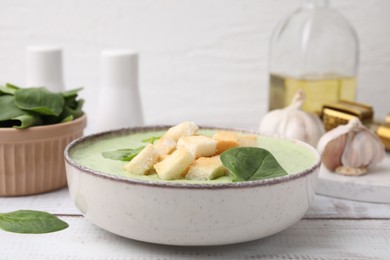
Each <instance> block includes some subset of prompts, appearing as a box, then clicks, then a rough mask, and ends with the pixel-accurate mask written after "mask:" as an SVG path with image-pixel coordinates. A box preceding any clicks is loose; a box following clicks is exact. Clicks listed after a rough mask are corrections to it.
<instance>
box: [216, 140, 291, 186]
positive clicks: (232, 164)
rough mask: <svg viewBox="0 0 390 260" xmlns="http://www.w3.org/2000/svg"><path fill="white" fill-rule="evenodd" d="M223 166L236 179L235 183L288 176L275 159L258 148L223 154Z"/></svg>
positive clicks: (239, 149)
mask: <svg viewBox="0 0 390 260" xmlns="http://www.w3.org/2000/svg"><path fill="white" fill-rule="evenodd" d="M220 158H221V161H222V164H223V165H224V166H225V167H226V168H227V169H228V170H229V171H230V173H231V174H232V175H233V176H234V177H235V180H234V181H254V180H263V179H269V178H275V177H280V176H285V175H287V172H286V171H285V170H284V169H283V167H282V166H281V165H280V164H279V163H278V161H277V160H276V159H275V157H274V156H273V155H272V154H271V153H270V152H269V151H267V150H265V149H262V148H258V147H237V148H232V149H229V150H227V151H225V152H223V153H222V154H221V156H220Z"/></svg>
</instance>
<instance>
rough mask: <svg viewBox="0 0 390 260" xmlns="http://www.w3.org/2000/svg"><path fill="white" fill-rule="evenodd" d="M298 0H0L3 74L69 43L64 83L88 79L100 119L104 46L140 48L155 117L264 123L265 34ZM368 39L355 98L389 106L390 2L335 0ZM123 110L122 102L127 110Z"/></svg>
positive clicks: (146, 99)
mask: <svg viewBox="0 0 390 260" xmlns="http://www.w3.org/2000/svg"><path fill="white" fill-rule="evenodd" d="M300 3H301V1H298V0H294V1H291V0H290V1H282V0H242V1H238V0H197V1H195V0H131V1H125V0H99V1H96V0H95V1H93V0H67V1H65V0H63V1H53V0H32V1H22V0H14V1H5V0H0V9H1V10H2V12H1V15H0V82H2V83H3V82H5V81H9V82H13V83H16V84H24V75H25V52H24V50H25V47H26V46H27V45H34V44H56V45H60V46H62V47H63V48H64V68H65V79H66V85H67V86H68V87H67V88H72V87H76V86H80V85H81V86H85V90H84V91H83V93H82V95H83V96H84V98H86V100H87V103H86V111H87V113H88V114H89V118H90V129H91V128H93V122H94V118H96V115H95V114H94V113H93V111H94V110H95V109H96V106H97V103H96V98H95V97H96V93H98V91H99V53H100V50H102V49H104V48H117V47H118V48H132V49H137V50H139V52H140V59H141V61H140V89H141V94H142V101H143V105H144V114H145V121H146V123H148V124H157V123H164V124H168V123H175V122H179V121H183V120H194V121H196V122H197V123H199V124H207V125H220V126H234V127H240V128H253V129H255V128H257V125H258V123H259V120H260V118H261V117H262V115H264V113H265V112H266V107H267V93H268V90H267V87H266V86H267V52H268V39H269V36H270V34H271V32H272V30H273V29H274V27H275V26H276V24H277V22H278V21H279V20H280V19H282V18H283V17H285V16H286V15H287V14H289V13H290V12H291V11H293V10H294V9H296V8H297V7H298V6H299V5H300ZM331 4H332V5H333V6H334V7H335V8H337V9H338V10H339V11H340V12H341V13H343V14H344V15H345V16H346V17H347V18H348V19H349V20H350V21H351V23H352V24H353V26H354V27H355V28H356V30H357V32H358V34H359V37H360V41H361V63H360V69H359V78H358V100H360V101H362V102H367V103H371V104H375V106H374V108H375V111H376V114H377V117H383V116H384V115H385V114H386V113H388V112H390V106H389V105H388V104H389V102H390V15H389V12H390V1H388V0H360V1H356V0H333V1H331ZM124 113H125V111H124Z"/></svg>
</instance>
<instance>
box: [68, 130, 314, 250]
mask: <svg viewBox="0 0 390 260" xmlns="http://www.w3.org/2000/svg"><path fill="white" fill-rule="evenodd" d="M165 128H166V127H158V128H157V129H160V130H161V129H165ZM152 130H156V127H149V128H148V127H146V128H132V129H122V130H117V131H112V132H105V133H101V134H97V135H90V136H86V137H83V138H80V139H78V140H75V141H73V142H72V143H71V144H69V145H68V146H67V148H66V150H65V162H66V171H67V178H68V185H69V191H70V195H71V197H72V198H73V200H74V201H75V204H76V206H77V208H78V209H79V210H80V211H81V212H82V214H83V215H84V216H85V217H86V218H87V219H88V220H90V221H91V222H92V223H94V224H95V225H97V226H99V227H101V228H103V229H105V230H108V231H110V232H112V233H115V234H118V235H121V236H124V237H128V238H132V239H135V240H140V241H146V242H152V243H158V244H167V245H192V246H195V245H196V246H200V245H222V244H231V243H238V242H244V241H250V240H254V239H259V238H263V237H266V236H269V235H272V234H275V233H277V232H279V231H282V230H284V229H286V228H287V227H289V226H291V225H292V224H294V223H296V222H297V221H299V220H300V219H301V218H302V217H303V216H304V214H305V213H306V211H307V210H308V208H309V204H310V202H311V201H312V199H313V197H314V188H315V183H316V180H317V177H318V172H319V166H320V156H319V155H318V153H317V151H316V150H315V149H314V148H312V147H311V146H309V145H307V144H305V143H303V142H300V141H289V140H280V139H278V142H279V141H282V143H283V142H286V143H290V144H291V143H293V146H295V145H296V146H300V147H301V148H302V149H305V150H307V151H308V152H309V153H310V154H312V155H313V156H314V158H315V160H314V162H313V163H312V165H310V166H309V167H306V168H305V169H303V170H302V171H300V172H295V173H293V174H289V175H288V176H284V177H279V178H273V179H267V180H259V181H251V182H236V183H215V184H191V183H177V182H169V181H148V180H138V179H130V178H126V177H121V176H118V175H113V174H109V173H105V172H101V171H97V170H92V169H90V168H87V167H85V166H83V165H80V164H78V163H76V162H75V161H74V160H73V159H72V158H71V156H70V154H71V153H72V150H73V151H74V150H75V149H78V147H80V146H85V145H89V144H91V143H94V142H95V141H98V140H102V139H107V138H110V137H112V136H121V135H125V134H129V133H138V132H144V131H152ZM248 133H249V132H248ZM264 138H271V137H264ZM286 147H287V148H288V147H291V145H286ZM287 148H286V149H287ZM301 148H299V149H301ZM280 149H285V148H284V147H283V144H282V145H281V146H280ZM293 163H295V164H299V163H300V162H299V159H298V160H295V161H294V162H293Z"/></svg>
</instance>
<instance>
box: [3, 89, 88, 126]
mask: <svg viewBox="0 0 390 260" xmlns="http://www.w3.org/2000/svg"><path fill="white" fill-rule="evenodd" d="M81 90H82V88H77V89H72V90H68V91H65V92H62V93H54V92H51V91H49V90H47V89H46V88H44V87H39V88H19V87H17V86H15V85H12V84H9V83H7V84H6V85H4V86H0V127H14V128H27V127H31V126H36V125H49V124H57V123H62V122H69V121H72V120H74V119H76V118H78V117H80V116H82V115H83V114H84V112H83V110H82V107H83V104H84V100H82V99H78V92H79V91H81Z"/></svg>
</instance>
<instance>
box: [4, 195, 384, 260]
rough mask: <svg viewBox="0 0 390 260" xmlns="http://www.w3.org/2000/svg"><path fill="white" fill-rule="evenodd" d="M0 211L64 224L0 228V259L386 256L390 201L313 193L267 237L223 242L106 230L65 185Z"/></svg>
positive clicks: (16, 199)
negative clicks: (40, 213) (304, 207)
mask: <svg viewBox="0 0 390 260" xmlns="http://www.w3.org/2000/svg"><path fill="white" fill-rule="evenodd" d="M0 208H1V212H9V211H13V210H18V209H35V210H44V211H48V212H51V213H53V214H55V215H57V216H59V217H60V218H61V219H63V220H65V221H66V222H67V223H68V224H69V228H67V229H65V230H63V231H59V232H55V233H50V234H42V235H26V234H15V233H8V232H5V231H1V230H0V259H10V260H11V259H12V260H14V259H72V260H73V259H390V204H374V203H364V202H354V201H348V200H342V199H335V198H330V197H324V196H320V195H317V196H316V197H315V199H314V202H313V204H312V206H311V208H310V210H309V211H308V212H307V214H306V216H305V217H304V218H303V219H302V220H301V221H299V222H298V223H296V224H295V225H293V226H292V227H290V228H288V229H287V230H285V231H283V232H281V233H278V234H276V235H273V236H271V237H268V238H264V239H260V240H256V241H252V242H247V243H242V244H236V245H227V246H216V247H176V246H162V245H155V244H148V243H143V242H138V241H134V240H131V239H127V238H123V237H119V236H116V235H114V234H111V233H109V232H106V231H104V230H102V229H100V228H98V227H96V226H94V225H93V224H91V223H89V222H88V221H87V220H86V219H85V218H84V217H83V216H81V214H80V213H79V211H78V210H77V208H75V206H74V205H73V202H72V201H71V199H70V197H69V195H68V190H67V189H62V190H59V191H55V192H51V193H46V194H41V195H36V196H28V197H12V198H0Z"/></svg>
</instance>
